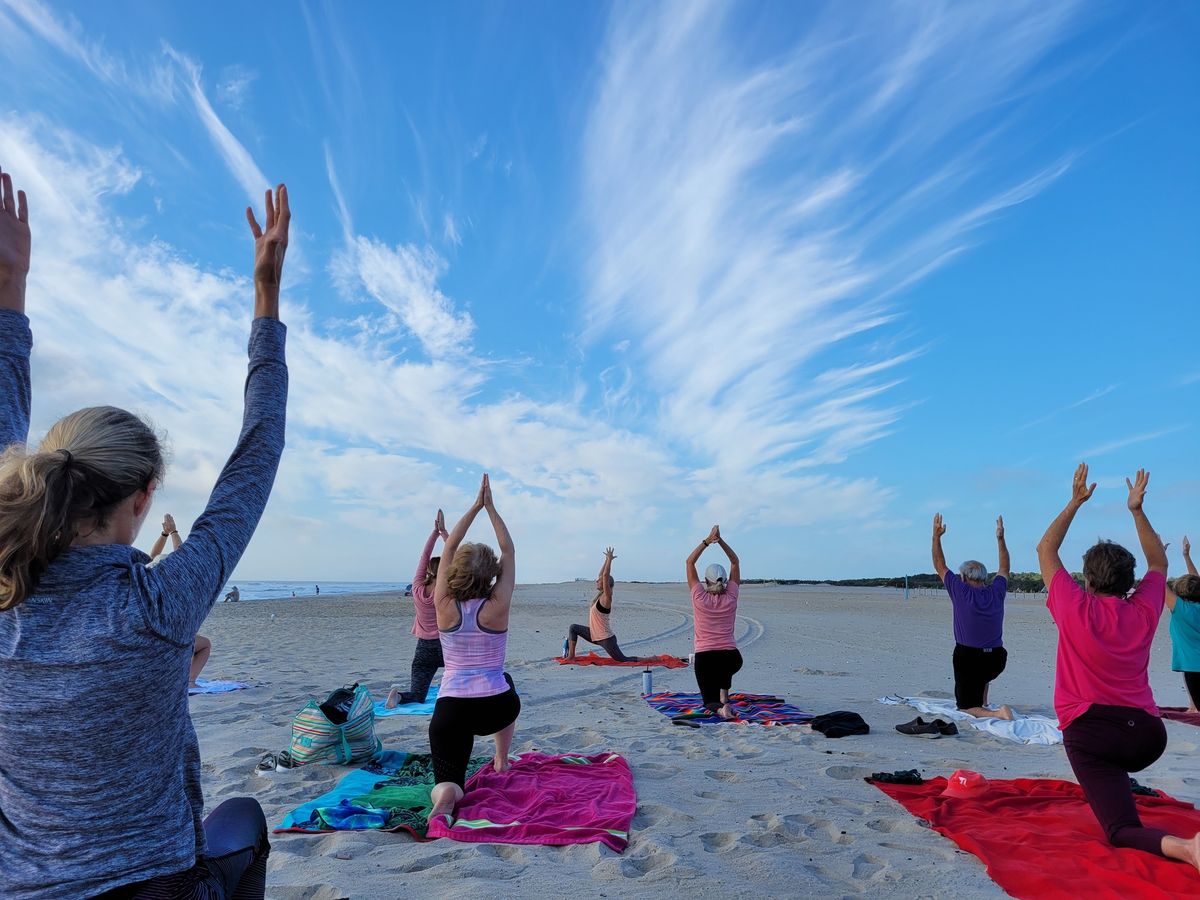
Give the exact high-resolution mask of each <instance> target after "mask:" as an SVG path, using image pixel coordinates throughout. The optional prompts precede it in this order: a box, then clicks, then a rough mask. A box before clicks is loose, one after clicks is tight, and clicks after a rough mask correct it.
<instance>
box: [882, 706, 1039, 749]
mask: <svg viewBox="0 0 1200 900" xmlns="http://www.w3.org/2000/svg"><path fill="white" fill-rule="evenodd" d="M879 702H880V703H886V704H888V705H891V706H898V705H904V706H911V707H912V708H913V709H915V710H916V711H917V712H919V713H921V714H922V715H925V716H933V717H934V718H938V719H946V720H948V721H952V722H965V723H966V724H968V725H970V726H971V727H972V728H975V729H978V730H979V731H986V732H987V733H988V734H992V735H995V736H996V737H998V738H1002V739H1004V740H1006V741H1014V742H1016V743H1018V744H1038V745H1041V746H1047V747H1048V746H1050V745H1052V744H1061V743H1062V732H1061V731H1059V730H1058V721H1057V720H1055V719H1048V718H1046V717H1045V716H1023V715H1021V714H1020V713H1016V714H1015V715H1016V718H1015V719H1013V720H1012V721H1011V722H1010V721H1008V720H1006V719H996V718H992V717H987V718H978V717H976V716H973V715H971V714H970V713H965V712H963V711H962V710H961V709H959V708H958V707H957V706H956V705H955V703H954V701H953V700H943V699H941V698H940V697H901V696H899V695H893V696H890V697H880V698H879Z"/></svg>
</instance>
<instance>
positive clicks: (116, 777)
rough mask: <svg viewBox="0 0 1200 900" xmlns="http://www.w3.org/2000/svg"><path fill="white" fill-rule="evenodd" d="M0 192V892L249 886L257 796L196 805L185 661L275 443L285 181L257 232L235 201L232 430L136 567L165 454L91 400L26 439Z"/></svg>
mask: <svg viewBox="0 0 1200 900" xmlns="http://www.w3.org/2000/svg"><path fill="white" fill-rule="evenodd" d="M0 190H2V194H3V202H2V205H0V442H2V443H3V446H4V447H6V448H7V449H6V450H5V451H4V453H3V456H2V457H0V810H3V812H2V813H0V894H3V895H4V896H5V897H35V896H36V897H41V896H47V897H97V896H99V897H104V898H114V897H122V898H124V897H172V898H191V897H204V898H225V897H233V896H235V895H236V896H237V897H239V898H250V897H262V896H263V894H264V890H265V883H266V862H267V860H266V858H267V852H268V843H267V822H266V818H265V817H264V816H263V812H262V809H261V808H260V807H259V805H258V801H256V800H253V799H251V798H249V797H238V798H233V799H229V800H226V801H224V802H223V803H221V804H220V805H219V806H218V807H217V808H216V809H215V810H213V811H212V812H211V813H210V814H209V816H208V817H207V818H206V819H205V818H203V813H204V796H203V793H202V791H201V777H200V748H199V744H198V743H197V740H196V731H195V729H194V728H193V727H192V720H191V718H190V716H189V715H188V698H187V678H186V673H187V670H188V664H189V662H190V661H191V658H192V648H193V646H194V642H195V640H196V633H197V632H198V631H199V630H200V624H201V623H202V622H203V621H204V619H205V617H207V615H208V613H209V610H211V609H212V606H213V603H214V602H216V599H217V594H218V592H219V591H220V590H221V586H222V584H224V582H225V579H226V578H227V577H228V575H229V572H230V571H231V570H232V569H233V567H234V566H235V565H237V562H238V560H239V559H240V558H241V556H242V553H243V552H244V551H245V549H246V545H247V544H248V543H249V542H250V538H251V537H252V536H253V534H254V529H255V527H256V526H257V525H258V521H259V518H260V517H261V516H262V513H263V509H264V507H265V506H266V504H267V498H268V497H269V496H270V494H271V485H272V483H273V482H274V480H275V472H276V470H277V468H278V466H279V458H280V455H281V453H282V452H283V442H284V413H285V409H286V406H287V383H288V373H287V365H286V363H285V362H284V336H285V329H284V326H283V325H282V324H281V323H280V321H279V282H280V276H281V274H282V270H283V258H284V252H285V250H286V249H287V242H288V224H289V220H290V213H289V211H288V201H287V191H286V189H285V188H284V187H283V186H282V185H280V187H279V190H278V193H277V194H276V196H275V198H274V199H272V197H271V195H270V194H268V195H267V201H266V209H267V228H266V231H265V232H264V231H263V230H262V229H261V228H260V227H259V225H258V223H257V222H256V221H255V219H254V216H253V214H252V213H251V212H250V210H247V211H246V215H247V218H248V220H249V224H250V230H251V233H252V234H253V236H254V289H255V290H254V293H255V298H254V322H253V324H252V325H251V327H250V344H249V357H250V360H249V363H250V364H249V374H248V375H247V378H246V385H245V393H244V397H245V412H244V417H243V419H242V429H241V434H240V435H239V437H238V442H237V445H236V446H235V447H234V450H233V454H232V455H231V456H230V458H229V461H228V462H227V463H226V464H225V467H224V469H222V471H221V474H220V476H219V477H218V479H217V483H216V486H215V487H214V488H213V492H212V494H211V496H210V497H209V499H208V505H207V507H206V508H205V510H204V512H203V514H202V515H201V516H200V518H199V519H197V520H196V524H195V526H194V527H193V529H192V533H191V535H189V536H188V539H187V540H186V541H184V542H183V543H182V544H181V546H180V547H179V549H178V550H176V551H175V552H174V553H172V554H171V555H170V556H168V557H166V558H165V559H164V560H162V562H160V563H159V564H158V565H157V566H154V567H153V568H147V566H146V563H148V562H149V561H150V558H149V557H148V556H147V555H146V554H145V553H143V552H141V551H140V550H136V549H134V547H133V546H132V544H133V543H134V541H135V540H137V535H138V531H139V530H140V529H141V526H142V523H143V522H144V521H145V520H146V516H147V514H148V513H149V511H150V505H151V501H152V500H153V499H154V491H155V489H156V488H157V487H158V484H159V482H160V481H161V479H162V477H163V470H164V468H165V464H164V461H163V452H162V448H161V446H160V443H159V439H158V437H157V436H156V435H155V434H154V432H153V430H151V428H150V427H149V426H148V425H147V424H146V423H145V422H143V421H142V420H141V419H139V418H138V417H137V416H135V415H133V414H132V413H129V412H126V411H125V410H123V409H117V408H115V407H112V406H95V407H90V408H87V409H81V410H78V411H76V412H73V413H70V414H69V415H67V416H65V417H63V418H62V419H59V420H58V422H56V423H55V424H54V425H52V426H51V427H50V430H49V431H48V432H47V433H46V436H45V437H44V438H43V439H42V441H41V443H40V444H38V445H36V446H33V445H31V446H29V447H26V444H25V441H26V438H27V436H28V431H29V409H30V393H31V391H30V379H29V354H30V348H31V347H32V344H33V338H32V335H31V333H30V330H29V320H28V319H27V318H26V317H25V277H26V273H27V272H28V270H29V246H30V241H29V237H30V235H29V226H28V224H27V222H28V216H27V210H26V202H25V195H24V193H21V194H19V195H18V197H19V199H18V200H17V201H16V202H14V198H13V187H12V180H11V178H10V177H9V176H8V175H7V174H4V175H3V176H2V178H0ZM131 339H132V340H134V341H135V342H136V341H137V340H138V337H137V335H136V334H134V335H132V337H131ZM80 352H86V351H85V350H83V349H82V348H81V351H80Z"/></svg>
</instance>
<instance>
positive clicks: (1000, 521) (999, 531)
mask: <svg viewBox="0 0 1200 900" xmlns="http://www.w3.org/2000/svg"><path fill="white" fill-rule="evenodd" d="M996 540H998V541H1002V540H1004V516H996Z"/></svg>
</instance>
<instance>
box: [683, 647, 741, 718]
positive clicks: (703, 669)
mask: <svg viewBox="0 0 1200 900" xmlns="http://www.w3.org/2000/svg"><path fill="white" fill-rule="evenodd" d="M692 669H693V671H695V673H696V685H697V686H698V687H699V688H700V699H701V701H702V702H703V703H704V705H705V707H707V708H708V709H711V710H717V709H720V708H721V691H727V690H729V689H730V688H731V687H733V676H734V675H736V674H737V673H738V672H740V671H741V669H742V653H741V651H740V650H737V649H732V650H701V651H700V652H699V653H697V654H696V656H695V658H694V659H693V660H692Z"/></svg>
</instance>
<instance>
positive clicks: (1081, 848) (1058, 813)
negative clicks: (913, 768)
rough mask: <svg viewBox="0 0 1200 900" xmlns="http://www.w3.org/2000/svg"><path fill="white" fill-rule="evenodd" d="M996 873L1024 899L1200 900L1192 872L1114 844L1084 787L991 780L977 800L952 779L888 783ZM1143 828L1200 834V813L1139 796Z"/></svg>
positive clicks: (1199, 878) (894, 794) (889, 790)
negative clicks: (959, 791)
mask: <svg viewBox="0 0 1200 900" xmlns="http://www.w3.org/2000/svg"><path fill="white" fill-rule="evenodd" d="M875 787H877V788H879V789H880V790H881V791H883V792H884V793H885V794H887V795H888V796H889V797H891V798H892V799H893V800H895V801H896V802H897V803H899V804H900V805H901V806H903V807H904V808H905V809H907V810H908V811H909V812H910V813H912V814H913V815H914V816H917V817H918V818H921V819H925V820H926V821H927V822H929V823H930V824H931V825H932V827H933V829H934V831H937V832H938V833H939V834H943V835H945V836H946V837H948V838H950V840H952V841H954V843H956V844H958V846H959V847H961V848H962V849H964V850H966V851H968V852H970V853H973V854H975V855H976V856H977V857H979V859H980V860H981V861H982V862H983V863H984V865H986V866H987V872H988V875H990V876H991V878H992V880H993V881H995V882H996V884H998V885H1000V887H1002V888H1003V889H1004V890H1005V891H1007V892H1008V893H1009V894H1011V895H1012V896H1014V897H1022V898H1023V897H1029V898H1033V897H1036V898H1046V897H1061V898H1072V900H1078V898H1080V897H1087V898H1089V900H1092V898H1097V897H1111V898H1114V900H1115V898H1130V897H1136V898H1164V900H1165V898H1169V897H1191V896H1197V895H1200V873H1198V872H1197V871H1196V870H1195V869H1194V868H1192V867H1191V866H1189V865H1187V864H1185V863H1180V862H1174V861H1172V860H1168V859H1164V858H1162V857H1161V856H1154V855H1152V854H1150V853H1144V852H1142V851H1140V850H1130V849H1117V848H1116V847H1113V846H1111V845H1110V844H1109V843H1108V841H1107V840H1105V837H1104V832H1103V831H1101V829H1100V825H1099V824H1098V823H1097V822H1096V817H1095V816H1094V815H1092V810H1091V807H1089V806H1088V805H1087V801H1086V800H1084V798H1083V791H1082V790H1081V789H1080V787H1079V785H1077V784H1074V783H1073V782H1070V781H1057V780H1048V779H1047V780H1043V779H1034V778H1015V779H1012V780H1011V781H1008V780H1002V781H997V780H990V779H989V781H988V783H987V790H986V791H985V792H984V793H981V794H980V795H978V796H976V797H971V798H969V799H965V798H964V799H960V798H955V797H943V796H941V793H942V790H943V789H944V788H945V787H946V779H944V778H934V779H932V780H930V781H927V782H925V783H924V784H922V785H905V784H879V783H876V784H875ZM1136 799H1137V806H1138V813H1139V814H1140V815H1141V817H1142V822H1143V823H1145V824H1146V825H1152V826H1154V827H1156V828H1162V829H1164V830H1165V831H1168V832H1170V833H1172V834H1177V835H1181V836H1187V837H1191V836H1192V835H1193V834H1195V833H1196V832H1200V811H1197V810H1196V808H1195V807H1194V806H1192V805H1191V804H1190V803H1183V802H1181V801H1179V800H1174V799H1171V798H1170V797H1141V796H1139V797H1137V798H1136Z"/></svg>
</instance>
